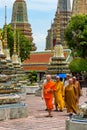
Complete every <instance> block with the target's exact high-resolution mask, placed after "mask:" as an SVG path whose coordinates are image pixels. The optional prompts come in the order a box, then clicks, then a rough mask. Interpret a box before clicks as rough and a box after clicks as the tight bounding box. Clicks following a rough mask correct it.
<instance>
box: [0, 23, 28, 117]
mask: <svg viewBox="0 0 87 130" xmlns="http://www.w3.org/2000/svg"><path fill="white" fill-rule="evenodd" d="M3 46H4V47H3ZM7 50H8V47H7V31H6V24H5V38H4V45H3V42H2V38H1V36H0V120H8V119H15V118H21V117H27V116H28V111H27V105H26V104H25V102H24V99H23V98H22V95H23V94H24V93H25V92H24V91H23V89H22V88H23V87H24V84H22V82H21V81H23V77H22V76H23V75H22V73H23V72H22V73H19V71H18V69H15V67H14V64H13V63H14V62H13V61H12V60H11V59H10V56H8V54H9V53H7V52H9V50H8V51H7ZM4 52H5V53H4ZM9 61H10V62H9ZM16 67H17V66H16ZM19 70H20V69H19Z"/></svg>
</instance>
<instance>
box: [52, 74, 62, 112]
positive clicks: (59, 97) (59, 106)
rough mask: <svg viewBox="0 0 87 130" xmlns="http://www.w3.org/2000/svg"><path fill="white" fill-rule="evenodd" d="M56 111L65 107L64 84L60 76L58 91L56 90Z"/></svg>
mask: <svg viewBox="0 0 87 130" xmlns="http://www.w3.org/2000/svg"><path fill="white" fill-rule="evenodd" d="M54 99H55V100H54V101H55V111H60V112H62V111H63V109H64V85H63V82H62V81H61V80H60V77H59V76H56V91H55V92H54Z"/></svg>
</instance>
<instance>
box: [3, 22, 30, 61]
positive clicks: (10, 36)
mask: <svg viewBox="0 0 87 130" xmlns="http://www.w3.org/2000/svg"><path fill="white" fill-rule="evenodd" d="M2 36H3V38H4V30H3V33H2ZM7 42H8V48H9V49H10V56H12V55H13V50H14V30H13V28H12V27H11V25H10V24H9V25H7ZM16 47H17V53H18V51H19V50H20V57H21V61H24V60H25V59H26V58H29V55H30V50H31V43H30V41H29V40H28V39H27V38H26V37H25V36H23V35H22V34H21V33H20V31H19V30H16Z"/></svg>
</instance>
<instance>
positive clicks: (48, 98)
mask: <svg viewBox="0 0 87 130" xmlns="http://www.w3.org/2000/svg"><path fill="white" fill-rule="evenodd" d="M55 90H56V87H55V82H54V81H52V79H51V75H46V82H45V83H44V84H43V87H42V99H44V100H45V103H46V107H47V110H48V115H47V117H52V109H53V108H54V107H53V93H54V91H55Z"/></svg>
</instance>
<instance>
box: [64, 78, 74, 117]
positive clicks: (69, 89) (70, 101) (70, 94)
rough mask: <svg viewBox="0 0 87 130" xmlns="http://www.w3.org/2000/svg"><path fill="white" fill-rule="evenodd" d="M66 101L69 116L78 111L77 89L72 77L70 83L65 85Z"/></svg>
mask: <svg viewBox="0 0 87 130" xmlns="http://www.w3.org/2000/svg"><path fill="white" fill-rule="evenodd" d="M65 103H66V109H67V113H69V116H72V115H73V114H76V113H77V89H75V87H74V85H73V80H72V78H70V79H69V84H68V85H67V86H66V87H65Z"/></svg>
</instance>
